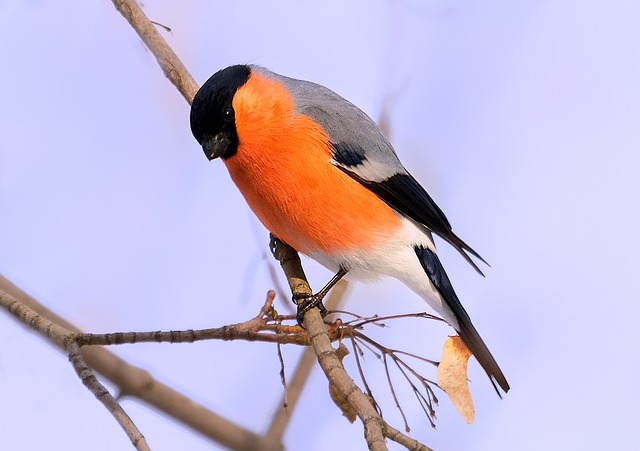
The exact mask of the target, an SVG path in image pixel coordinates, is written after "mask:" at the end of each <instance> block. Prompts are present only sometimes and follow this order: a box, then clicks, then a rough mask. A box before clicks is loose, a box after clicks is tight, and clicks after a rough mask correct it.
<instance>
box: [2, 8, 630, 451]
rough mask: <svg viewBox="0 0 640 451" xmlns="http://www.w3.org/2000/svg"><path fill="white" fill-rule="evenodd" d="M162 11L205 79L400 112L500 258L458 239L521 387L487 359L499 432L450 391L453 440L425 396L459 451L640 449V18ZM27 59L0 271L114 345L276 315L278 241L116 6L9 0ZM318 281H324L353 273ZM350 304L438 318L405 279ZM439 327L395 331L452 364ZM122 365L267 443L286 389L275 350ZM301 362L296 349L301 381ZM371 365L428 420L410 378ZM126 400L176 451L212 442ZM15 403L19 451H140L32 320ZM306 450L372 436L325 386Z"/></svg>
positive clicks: (314, 391)
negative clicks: (218, 76) (499, 378)
mask: <svg viewBox="0 0 640 451" xmlns="http://www.w3.org/2000/svg"><path fill="white" fill-rule="evenodd" d="M144 3H145V7H146V11H147V13H148V14H149V15H150V17H151V18H152V19H153V20H156V21H158V22H161V23H163V24H166V25H168V26H170V27H171V28H172V30H173V31H172V33H171V34H166V33H165V36H166V37H167V39H168V41H169V43H170V45H171V46H172V47H173V48H174V49H175V51H176V52H177V53H178V55H179V56H180V57H181V58H182V60H183V62H184V63H185V65H186V66H187V68H188V69H189V70H190V71H191V72H192V73H193V75H194V77H195V78H196V80H197V81H198V82H199V83H202V82H204V81H205V80H206V79H207V78H208V77H209V75H211V74H212V73H213V72H214V71H216V70H218V69H220V68H222V67H225V66H227V65H229V64H232V63H244V62H251V63H257V64H261V65H264V66H266V67H269V68H271V69H273V70H275V71H277V72H280V73H283V74H287V75H291V76H294V77H299V78H306V79H311V80H314V81H316V82H319V83H322V84H325V85H327V86H329V87H330V88H332V89H334V90H336V91H337V92H338V93H340V94H342V95H343V96H345V97H347V98H348V99H350V100H351V101H353V102H354V103H356V104H357V105H359V106H360V107H361V108H363V109H364V110H365V111H366V112H368V113H369V114H370V115H371V116H372V117H373V118H375V119H378V118H379V117H380V114H381V110H382V107H383V105H384V104H385V98H387V99H388V102H387V105H389V109H388V112H389V114H390V120H391V126H392V133H391V135H392V136H391V138H392V141H393V142H394V145H395V146H396V149H397V151H398V154H399V155H400V157H401V159H402V160H403V162H404V163H405V165H406V166H407V167H408V168H409V169H410V170H411V172H412V173H413V174H414V175H415V176H416V177H417V178H418V179H419V180H420V181H421V182H422V183H423V184H424V186H425V187H426V188H427V189H428V190H429V192H430V193H431V194H432V195H433V196H434V197H435V199H436V200H437V201H438V203H439V204H440V206H441V207H442V208H443V209H444V211H445V212H446V213H447V215H448V217H449V219H450V220H451V222H452V223H453V225H454V229H455V231H456V232H458V233H459V234H460V236H461V237H463V239H465V240H466V241H468V242H469V243H470V244H471V245H472V246H473V247H475V248H476V249H477V250H478V251H479V252H480V253H481V254H482V255H483V256H485V257H486V259H487V260H488V261H489V262H490V263H491V264H492V268H490V269H487V271H486V273H487V277H486V279H482V278H480V277H478V276H477V275H476V274H475V273H474V271H473V270H471V269H470V267H468V265H467V264H466V263H465V262H464V261H463V260H462V259H461V258H460V257H459V256H457V255H456V254H455V252H452V251H451V250H450V249H449V248H448V247H447V246H446V245H442V244H441V245H440V249H441V252H440V253H441V255H442V259H443V261H444V263H445V266H446V267H447V268H448V272H449V274H450V276H451V278H452V281H453V283H454V285H455V286H456V287H457V290H458V293H459V295H460V297H461V299H462V301H463V303H464V304H465V306H466V307H467V309H468V310H469V312H470V314H471V316H472V317H473V319H474V322H475V323H476V325H477V327H478V328H479V329H480V331H481V333H482V335H483V337H484V338H485V340H486V341H487V343H488V344H489V346H490V348H491V349H492V351H493V353H494V355H495V356H496V358H497V359H498V361H499V362H500V364H501V365H502V367H503V369H504V371H505V373H506V374H507V376H508V378H509V381H510V383H511V386H512V391H511V392H510V393H509V394H508V396H506V398H505V399H504V400H503V401H500V400H499V399H498V398H497V397H496V396H495V394H494V393H493V389H492V388H491V386H490V385H489V383H488V381H487V380H486V377H485V376H484V374H483V373H482V370H481V369H480V368H479V367H478V365H477V363H475V362H473V363H472V366H471V373H470V377H471V379H472V380H473V383H472V390H473V393H474V398H475V401H476V408H477V421H476V423H475V424H474V425H472V426H467V425H466V424H465V423H464V422H463V421H462V420H461V419H460V418H459V416H458V415H457V413H456V412H454V411H453V409H452V408H451V406H450V405H449V403H448V401H447V400H446V399H445V397H444V396H441V399H442V402H441V405H440V407H439V408H438V410H437V412H438V417H439V418H438V431H434V430H432V429H431V428H430V427H429V426H428V424H427V421H426V419H425V418H424V416H423V414H422V413H421V411H420V410H419V408H417V407H416V406H415V404H414V403H413V401H412V400H411V399H410V397H409V396H408V395H405V396H406V397H405V398H404V404H405V407H406V409H407V414H408V415H409V417H410V422H411V426H412V435H413V436H415V437H416V438H417V439H419V440H421V441H423V442H425V443H427V444H428V445H430V446H433V447H435V448H436V449H440V450H445V449H455V450H534V449H558V450H589V449H631V448H633V445H635V444H637V405H638V403H639V402H640V395H639V389H638V385H637V358H638V350H637V334H636V331H637V329H638V314H640V308H639V305H640V302H639V301H640V299H639V296H638V287H637V282H638V279H639V276H640V271H639V265H638V263H637V255H638V251H640V248H639V245H638V240H637V238H636V237H637V230H638V229H639V228H640V215H639V214H638V210H639V208H638V199H637V197H638V193H639V191H640V183H639V182H638V170H639V164H638V163H639V158H638V154H639V151H640V47H639V46H640V25H639V24H640V3H638V2H636V1H622V0H618V1H616V0H614V1H609V2H596V1H592V2H581V1H563V2H561V1H537V2H531V1H530V2H518V3H519V4H518V5H515V4H514V2H508V1H499V0H496V1H485V2H473V1H462V2H452V1H430V2H422V1H406V2H391V1H385V2H383V1H376V2H369V1H361V2H340V1H333V2H316V3H315V4H313V5H312V4H310V3H308V2H291V3H287V2H276V3H271V2H269V3H270V5H269V6H267V5H266V3H267V2H261V1H254V2H233V4H231V2H206V1H201V2H196V1H188V2H180V3H179V5H178V3H176V2H170V1H145V2H144ZM347 3H348V4H347ZM0 55H1V57H2V63H1V66H0V112H1V116H0V215H1V217H0V272H1V273H2V274H4V275H5V276H7V277H8V278H9V279H11V280H12V281H13V282H14V283H16V284H18V285H20V286H21V287H22V288H24V289H25V290H26V291H28V292H29V293H31V294H32V295H34V296H35V297H36V298H38V299H39V300H40V301H41V302H43V303H44V304H45V305H47V306H48V307H50V308H52V309H54V310H56V311H57V312H59V313H60V314H61V315H63V316H65V317H66V318H68V319H69V320H71V321H72V322H74V323H75V324H77V325H78V326H80V327H82V328H83V329H85V330H87V331H92V332H107V331H115V330H155V329H181V328H198V327H208V326H216V325H223V324H227V323H231V322H237V321H241V320H245V319H248V318H249V317H251V316H253V315H255V314H256V313H257V311H258V309H259V307H260V306H261V304H262V301H263V299H264V294H265V292H266V291H267V290H268V289H270V288H273V286H274V284H273V282H272V281H271V279H270V278H269V273H268V265H273V263H272V262H271V259H270V257H269V256H268V255H267V254H268V250H267V234H266V232H265V231H264V229H263V228H262V226H261V225H260V224H259V223H258V222H257V221H256V219H254V218H253V216H252V215H251V213H250V211H249V210H248V208H247V207H246V206H245V204H244V202H243V200H242V198H241V197H240V195H239V194H238V193H237V191H236V190H235V187H234V186H233V184H232V183H231V181H230V180H229V177H228V175H227V173H226V170H225V169H224V167H223V165H222V164H221V163H220V162H219V161H216V162H213V163H211V164H210V163H209V162H208V161H207V160H206V159H205V157H204V156H203V154H202V151H201V149H200V148H199V147H198V145H197V143H196V142H195V141H194V140H193V138H192V137H191V133H190V130H189V125H188V114H189V109H188V105H187V104H186V102H185V101H184V100H183V99H182V97H181V96H180V95H179V94H178V93H177V91H176V90H175V89H174V87H173V86H172V85H171V84H170V83H169V82H168V81H167V80H166V79H165V78H164V76H163V75H162V73H161V71H160V70H159V68H158V67H157V65H156V63H155V60H154V59H153V57H152V56H151V54H150V53H149V52H148V51H147V50H146V49H145V47H144V46H143V44H142V43H141V42H140V40H139V39H138V38H137V36H136V35H135V34H134V32H133V31H132V30H131V28H130V27H129V25H128V24H127V23H126V22H125V21H124V20H123V19H122V18H121V17H120V16H119V14H117V13H116V11H115V10H114V8H113V6H112V5H111V3H110V2H108V1H101V2H87V1H79V0H78V1H67V2H56V1H46V0H41V1H35V0H34V1H22V2H18V1H10V0H9V1H0ZM306 267H307V268H308V273H309V276H310V279H311V281H312V284H313V285H314V286H315V287H318V288H319V287H320V286H321V285H322V284H323V283H324V282H325V281H326V280H327V278H328V277H329V274H328V273H327V272H326V271H325V270H324V269H322V268H319V267H318V265H316V264H315V263H313V262H307V263H306ZM280 279H281V282H282V277H280ZM351 299H352V303H351V304H349V308H350V309H351V310H354V311H357V312H359V313H362V314H373V313H400V312H409V311H418V310H421V309H424V308H425V305H424V304H423V303H422V302H421V301H420V300H419V299H417V297H416V296H415V295H413V294H412V293H411V292H409V291H408V290H407V289H406V288H404V287H403V286H401V285H400V284H398V283H396V282H393V281H384V282H380V283H377V284H374V285H366V286H365V285H361V286H357V287H356V288H355V289H354V290H353V292H352V295H351ZM280 306H281V307H280V308H281V309H284V307H282V304H280ZM419 327H423V328H425V329H426V330H427V332H426V337H422V336H421V335H420V336H419V335H417V333H415V332H413V331H412V328H411V327H409V324H408V323H407V324H405V323H398V324H397V325H395V326H394V327H391V328H389V329H386V330H384V331H383V335H379V336H383V337H386V338H385V340H389V342H393V343H395V345H398V343H405V346H406V343H412V344H413V345H418V346H417V348H414V349H413V350H414V351H417V352H421V353H424V354H425V355H427V356H431V357H434V358H437V357H438V355H439V348H440V346H441V343H442V340H443V339H444V337H445V336H446V334H447V333H450V332H451V330H450V329H447V328H444V327H442V326H437V325H435V324H433V325H432V324H431V323H426V324H424V325H420V326H419ZM398 346H400V345H398ZM116 351H117V352H118V354H119V355H122V356H124V357H125V358H127V359H128V360H130V361H131V362H132V363H134V364H137V365H140V366H142V367H144V368H146V369H148V370H150V371H152V372H153V373H154V374H155V375H156V376H157V377H158V379H160V380H161V381H163V382H166V383H168V384H170V385H171V386H174V387H176V388H177V389H179V390H182V391H183V392H185V393H186V394H188V395H190V396H192V397H193V398H194V399H196V400H198V401H199V402H201V403H203V404H205V405H206V406H208V407H210V408H212V409H213V410H215V411H217V412H220V413H222V414H224V415H226V416H228V417H229V418H231V419H232V420H234V421H237V422H240V423H242V424H244V425H246V426H248V427H250V428H252V429H254V430H255V431H258V432H261V431H263V430H264V429H265V428H266V426H267V425H268V423H269V420H270V417H271V414H272V411H273V410H274V409H275V407H276V406H277V404H278V402H279V397H280V396H281V388H280V385H279V377H278V370H279V367H278V361H277V357H276V354H275V348H274V346H272V345H267V344H246V343H215V342H214V343H200V344H194V345H172V346H170V345H137V346H128V347H121V348H118V349H117V350H116ZM298 353H299V350H298V349H293V348H287V349H285V359H286V360H287V363H288V366H287V368H288V371H289V372H291V371H292V369H293V367H294V364H295V361H296V356H297V355H298ZM375 360H376V359H375V358H373V357H369V358H368V360H367V361H368V363H370V364H371V368H373V369H375V368H378V369H379V368H380V367H379V366H378V365H377V363H376V361H375ZM353 374H354V375H355V373H353ZM371 374H372V380H371V381H370V382H372V384H377V385H375V387H378V388H377V390H378V393H379V395H378V397H379V400H380V401H381V402H382V405H383V408H384V411H385V414H387V415H388V419H389V420H390V421H391V422H392V423H393V424H395V425H396V426H398V427H401V423H399V421H398V417H397V414H396V412H395V410H394V407H393V403H392V401H391V399H390V398H389V396H388V394H387V391H386V386H385V382H384V377H383V375H380V378H377V377H374V372H373V370H372V373H371ZM434 377H435V375H434ZM123 405H124V407H125V409H127V411H128V412H129V413H130V414H131V416H132V417H133V419H134V421H135V422H136V423H137V424H138V426H139V427H140V428H141V429H142V431H143V432H144V433H145V435H146V437H147V439H148V441H149V443H150V445H151V447H152V449H154V450H174V449H189V450H202V449H210V447H211V445H210V444H209V443H208V442H206V441H204V440H203V439H201V438H200V437H199V436H197V435H194V434H192V433H191V432H190V431H189V430H185V429H183V428H182V426H180V425H177V424H175V423H173V422H172V421H170V420H167V419H166V418H165V417H163V416H161V415H157V414H156V413H154V412H153V411H150V410H148V408H147V407H145V406H141V405H139V404H137V403H135V402H131V401H124V402H123ZM0 406H1V408H0V425H2V426H1V429H0V430H1V432H0V448H2V449H11V450H32V449H65V450H84V449H89V448H91V449H95V450H113V449H128V446H129V445H128V442H127V439H126V437H125V435H124V434H123V433H122V432H121V431H120V428H119V426H117V425H116V423H115V422H114V421H113V420H112V419H111V417H110V416H109V414H108V413H107V412H106V411H105V409H104V408H103V407H102V406H101V405H99V404H98V403H97V402H96V401H95V400H94V399H92V397H91V395H90V394H89V393H88V392H87V391H86V390H85V389H84V387H83V386H81V384H80V383H79V382H78V380H77V378H76V376H75V374H74V373H73V371H72V369H71V368H70V366H69V365H68V363H67V362H66V358H65V357H64V356H63V355H62V354H60V353H58V352H56V351H54V350H52V348H51V347H50V346H49V345H47V344H45V343H44V342H43V341H42V340H41V339H40V338H38V337H36V336H35V335H32V334H30V333H28V332H26V331H25V329H23V328H22V327H20V326H18V325H17V324H16V323H15V322H14V321H13V320H11V319H9V318H7V317H6V315H0ZM285 442H286V445H287V446H288V448H289V449H302V448H303V447H304V448H306V445H307V444H308V443H309V442H311V443H313V444H314V445H313V446H312V449H316V450H322V449H326V447H327V444H328V443H333V444H336V443H337V444H338V445H336V446H339V447H340V448H346V449H349V448H351V449H363V448H364V446H365V445H364V442H363V440H362V429H361V426H360V425H359V424H356V425H353V426H352V425H350V424H348V423H347V422H346V421H345V420H344V419H343V418H342V417H341V416H340V414H339V412H338V411H337V409H336V408H335V407H334V406H333V405H332V404H331V401H330V400H328V397H327V396H326V382H325V381H324V377H323V376H322V375H321V374H320V373H319V372H318V371H316V372H315V373H314V375H313V377H312V378H311V381H310V384H309V386H308V387H307V390H306V391H305V392H304V395H303V398H302V400H301V404H300V405H299V408H298V409H297V410H296V412H295V415H294V418H293V420H292V424H291V428H290V429H289V430H288V433H287V435H286V437H285Z"/></svg>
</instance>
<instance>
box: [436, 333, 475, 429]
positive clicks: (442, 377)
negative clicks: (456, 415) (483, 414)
mask: <svg viewBox="0 0 640 451" xmlns="http://www.w3.org/2000/svg"><path fill="white" fill-rule="evenodd" d="M469 357H471V351H469V348H467V346H466V345H465V344H464V342H463V341H462V339H461V338H460V337H458V336H457V335H456V336H454V337H449V338H448V339H447V341H446V342H445V343H444V347H443V349H442V361H441V362H440V365H438V385H440V387H441V388H442V389H443V390H444V391H445V393H446V394H447V396H449V399H450V400H451V403H452V404H453V406H454V407H455V408H456V409H458V412H460V415H462V418H464V419H465V421H466V422H467V423H469V424H471V423H473V420H475V417H476V411H475V409H474V407H473V399H471V392H470V391H469V380H468V378H467V363H468V362H469Z"/></svg>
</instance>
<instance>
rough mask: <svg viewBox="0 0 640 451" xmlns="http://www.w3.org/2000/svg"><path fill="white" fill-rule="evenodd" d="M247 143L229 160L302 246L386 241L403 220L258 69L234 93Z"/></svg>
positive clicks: (264, 217)
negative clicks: (345, 167)
mask: <svg viewBox="0 0 640 451" xmlns="http://www.w3.org/2000/svg"><path fill="white" fill-rule="evenodd" d="M233 107H234V110H235V112H236V127H237V131H238V139H239V146H238V151H237V153H236V154H235V155H234V156H233V157H231V158H228V159H226V160H225V164H226V166H227V168H228V170H229V173H230V174H231V178H232V179H233V181H234V182H235V184H236V185H237V186H238V188H239V189H240V191H241V193H242V194H243V196H244V198H245V199H246V201H247V203H248V204H249V206H250V207H251V209H252V210H253V212H254V213H255V214H256V216H258V218H259V219H260V221H261V222H262V223H263V224H264V225H265V227H266V228H267V229H269V231H271V232H272V233H273V234H274V235H276V236H277V237H278V238H280V239H282V240H284V241H285V242H287V243H288V244H289V245H291V246H293V247H294V248H295V249H297V250H298V251H300V252H303V253H306V254H312V253H314V252H318V251H320V252H323V253H334V252H344V251H349V250H354V249H362V248H369V247H371V246H375V245H376V244H382V243H383V242H385V241H386V240H387V239H388V238H389V237H390V236H391V234H392V233H393V232H394V231H395V230H397V229H398V228H399V227H400V224H401V223H400V219H399V218H398V216H397V215H396V214H395V213H394V212H393V210H391V208H389V207H388V206H387V205H386V204H385V203H384V202H382V201H381V200H380V199H379V198H378V197H377V196H376V195H375V194H373V193H372V192H371V191H369V190H368V189H366V188H365V187H363V186H362V185H360V184H359V183H358V182H356V181H354V180H353V179H351V178H350V177H349V176H348V175H346V174H345V173H343V172H342V171H341V170H339V169H338V168H336V167H335V166H333V165H332V164H331V162H330V159H331V151H330V147H329V140H328V138H327V135H326V133H325V131H324V130H323V129H322V127H320V126H319V125H318V124H316V123H315V122H314V121H313V120H312V119H311V118H310V117H308V116H305V115H299V114H298V115H296V114H295V112H294V104H293V100H292V98H291V96H290V95H289V93H288V91H287V90H286V89H285V88H284V87H283V86H282V85H281V84H280V83H278V82H277V81H274V80H271V79H268V78H266V77H264V76H262V75H259V74H256V73H252V75H251V77H250V78H249V80H248V81H247V83H246V84H245V85H244V86H243V87H241V88H240V89H239V90H238V91H237V92H236V95H235V97H234V100H233Z"/></svg>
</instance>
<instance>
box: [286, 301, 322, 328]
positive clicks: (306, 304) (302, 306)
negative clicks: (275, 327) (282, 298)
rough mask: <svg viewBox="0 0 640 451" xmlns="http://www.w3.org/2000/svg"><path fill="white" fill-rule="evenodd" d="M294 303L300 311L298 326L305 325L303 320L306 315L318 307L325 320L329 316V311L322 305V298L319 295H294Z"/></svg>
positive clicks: (297, 316) (297, 314) (297, 318)
mask: <svg viewBox="0 0 640 451" xmlns="http://www.w3.org/2000/svg"><path fill="white" fill-rule="evenodd" d="M293 302H294V303H295V304H296V305H297V306H298V311H297V313H296V320H297V321H298V324H300V325H303V319H304V315H305V313H307V312H308V311H309V310H311V309H312V308H314V307H317V308H318V310H320V315H322V317H323V318H324V317H325V316H327V309H326V308H325V306H324V304H323V303H322V297H321V296H318V295H317V294H313V295H311V296H308V295H306V294H301V295H298V296H296V295H294V296H293Z"/></svg>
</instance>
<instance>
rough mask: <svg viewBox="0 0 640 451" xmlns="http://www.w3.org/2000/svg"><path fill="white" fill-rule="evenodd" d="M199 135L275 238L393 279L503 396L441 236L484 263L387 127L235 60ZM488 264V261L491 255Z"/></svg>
mask: <svg viewBox="0 0 640 451" xmlns="http://www.w3.org/2000/svg"><path fill="white" fill-rule="evenodd" d="M191 131H192V133H193V136H194V137H195V139H196V140H197V141H198V143H200V145H201V146H202V149H203V150H204V153H205V155H206V156H207V158H208V159H209V160H213V159H215V158H221V159H222V161H223V162H224V164H225V166H226V167H227V169H228V171H229V174H230V175H231V179H232V180H233V182H234V183H235V184H236V186H237V187H238V189H239V190H240V192H241V193H242V195H243V196H244V198H245V200H246V201H247V203H248V204H249V207H250V208H251V210H253V212H254V213H255V214H256V216H257V217H258V218H259V219H260V221H261V222H262V224H264V226H265V227H266V228H267V229H268V230H269V231H270V232H271V233H272V234H273V235H274V236H276V237H277V238H279V239H280V240H282V241H284V242H285V243H287V244H289V245H290V246H291V247H293V248H294V249H296V250H297V251H299V252H301V253H303V254H305V255H307V256H309V257H311V258H312V259H314V260H316V261H318V262H320V263H321V264H322V265H324V266H325V267H327V268H329V269H330V270H332V271H335V272H336V273H337V274H336V276H335V277H334V278H333V279H332V282H330V284H328V285H327V287H325V289H323V294H324V292H326V291H328V288H330V286H331V285H332V284H333V283H334V282H336V281H337V280H338V279H340V278H341V277H342V276H344V275H345V274H348V275H349V277H350V278H352V279H355V280H372V279H377V278H379V277H381V276H391V277H394V278H396V279H398V280H400V281H401V282H402V283H404V284H405V285H406V286H407V287H409V288H410V289H411V290H413V291H414V292H415V293H417V294H418V295H420V296H421V297H422V298H423V299H424V300H425V301H426V302H427V303H428V304H429V305H430V306H431V307H432V308H433V309H434V310H435V311H436V312H437V313H438V314H440V315H441V316H442V317H443V318H444V319H445V320H446V321H447V323H449V325H451V327H453V328H454V329H455V330H456V332H457V333H458V334H459V335H460V337H461V339H462V340H463V341H464V343H465V344H466V345H467V347H468V348H469V350H470V351H471V352H472V353H473V355H475V357H476V358H477V359H478V362H479V363H480V365H481V366H482V368H484V370H485V371H486V373H487V375H488V376H489V378H490V379H491V382H492V384H493V386H494V388H495V389H496V391H497V392H498V394H499V395H500V390H499V389H498V387H500V388H501V389H502V390H503V391H504V392H507V391H508V390H509V384H508V383H507V380H506V378H505V376H504V375H503V373H502V371H501V370H500V367H499V366H498V364H497V363H496V361H495V359H494V358H493V356H492V355H491V353H490V352H489V349H488V348H487V346H486V345H485V343H484V342H483V341H482V338H480V335H479V334H478V332H477V330H476V329H475V327H474V326H473V324H472V323H471V319H470V318H469V315H468V314H467V312H466V311H465V309H464V307H463V306H462V304H461V303H460V300H459V299H458V296H457V295H456V292H455V291H454V289H453V286H452V285H451V282H450V281H449V277H448V276H447V274H446V272H445V270H444V268H443V266H442V264H441V262H440V259H439V258H438V255H437V254H436V247H435V244H434V241H433V236H432V233H435V234H436V235H438V236H440V237H441V238H442V239H444V240H445V241H447V242H448V243H449V244H451V245H452V246H453V247H454V248H455V249H457V250H458V251H459V252H460V253H461V254H462V256H463V257H464V258H465V259H466V260H467V261H468V262H469V263H470V264H471V265H472V266H473V267H474V268H475V269H476V270H477V271H478V272H480V274H482V272H481V271H480V269H479V268H478V266H477V265H476V263H475V262H474V261H473V260H472V259H471V256H473V257H475V258H477V259H479V260H481V261H483V262H484V260H483V259H482V257H480V255H478V253H477V252H476V251H474V250H473V249H472V248H471V247H469V246H468V245H467V244H466V243H465V242H464V241H462V240H461V239H460V238H459V237H458V236H457V235H456V234H455V233H453V231H452V229H451V225H450V224H449V221H448V220H447V218H446V217H445V215H444V213H443V212H442V210H440V208H439V207H438V206H437V205H436V203H435V202H434V201H433V199H432V198H431V196H429V194H428V193H427V192H426V191H425V190H424V188H423V187H422V186H421V185H420V184H419V183H418V182H417V181H416V179H415V178H413V176H411V174H409V172H408V171H407V170H406V169H405V168H404V166H403V165H402V163H400V160H399V159H398V157H397V155H396V153H395V151H394V149H393V147H392V146H391V144H390V143H389V141H388V140H387V139H386V138H385V137H384V135H383V134H382V132H381V130H380V129H379V128H378V126H377V125H376V124H375V123H374V122H373V121H372V120H371V119H370V118H369V117H368V116H367V115H366V114H365V113H364V112H363V111H361V110H360V109H359V108H357V107H356V106H355V105H353V104H352V103H350V102H349V101H347V100H345V99H344V98H342V97H340V96H339V95H338V94H336V93H335V92H333V91H331V90H330V89H328V88H326V87H324V86H321V85H318V84H316V83H312V82H309V81H303V80H296V79H293V78H289V77H285V76H282V75H278V74H276V73H273V72H271V71H269V70H267V69H265V68H262V67H259V66H254V65H236V66H230V67H227V68H226V69H222V70H220V71H218V72H216V73H215V74H214V75H212V76H211V78H209V80H207V82H206V83H205V84H204V85H202V87H201V88H200V90H199V91H198V93H197V94H196V96H195V98H194V99H193V103H192V106H191ZM485 263H486V262H485Z"/></svg>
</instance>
